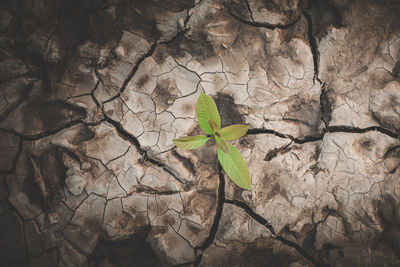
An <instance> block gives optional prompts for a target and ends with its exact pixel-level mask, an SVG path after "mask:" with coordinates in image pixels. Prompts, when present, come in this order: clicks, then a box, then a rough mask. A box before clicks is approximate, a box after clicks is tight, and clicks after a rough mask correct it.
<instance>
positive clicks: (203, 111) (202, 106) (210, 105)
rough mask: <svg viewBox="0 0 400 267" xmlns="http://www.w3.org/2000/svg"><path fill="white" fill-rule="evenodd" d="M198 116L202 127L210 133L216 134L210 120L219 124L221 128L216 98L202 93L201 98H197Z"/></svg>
mask: <svg viewBox="0 0 400 267" xmlns="http://www.w3.org/2000/svg"><path fill="white" fill-rule="evenodd" d="M196 116H197V121H198V122H199V126H200V128H201V129H202V130H203V131H204V132H206V133H208V134H214V133H213V131H212V129H211V127H210V124H209V123H208V121H210V120H211V121H214V122H215V123H216V124H217V127H218V129H219V128H221V118H220V116H219V113H218V109H217V106H216V105H215V102H214V100H213V99H212V98H211V97H210V96H208V95H206V94H204V93H200V96H199V99H198V100H197V104H196Z"/></svg>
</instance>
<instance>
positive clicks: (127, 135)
mask: <svg viewBox="0 0 400 267" xmlns="http://www.w3.org/2000/svg"><path fill="white" fill-rule="evenodd" d="M105 121H106V122H108V123H109V124H111V125H112V126H114V128H115V130H116V131H117V132H118V134H119V135H120V136H121V137H122V138H123V139H125V140H128V141H129V142H130V143H131V144H133V145H134V146H135V148H136V150H138V151H139V153H140V154H141V155H142V160H143V161H147V162H150V163H152V164H153V165H156V166H158V167H161V168H162V169H163V170H164V171H166V172H167V173H169V174H170V175H172V176H173V177H174V178H175V179H176V180H177V181H178V182H179V183H181V184H186V183H184V182H183V181H182V180H181V179H180V178H178V176H177V175H176V174H175V173H174V172H173V171H172V170H171V169H170V168H169V167H168V166H166V165H165V164H164V163H162V162H159V161H158V160H156V159H154V158H152V157H151V156H149V155H148V154H147V151H146V150H145V149H143V148H142V147H141V145H140V143H139V141H138V140H137V139H136V137H135V136H133V135H132V134H130V133H129V132H128V131H126V130H125V129H124V128H123V127H122V125H121V124H120V123H119V122H117V121H114V120H113V119H111V118H110V117H108V116H107V115H105Z"/></svg>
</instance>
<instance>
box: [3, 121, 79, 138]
mask: <svg viewBox="0 0 400 267" xmlns="http://www.w3.org/2000/svg"><path fill="white" fill-rule="evenodd" d="M79 123H82V120H81V119H77V120H72V121H70V122H68V123H66V124H64V125H63V126H61V127H59V128H56V129H52V130H48V131H44V132H41V133H38V134H31V135H27V134H22V133H18V132H16V131H14V130H10V129H6V128H0V130H2V131H4V132H7V133H11V134H13V135H15V136H18V137H20V138H22V139H23V140H27V141H35V140H39V139H42V138H45V137H48V136H50V135H54V134H56V133H58V132H60V131H62V130H65V129H67V128H70V127H72V126H74V125H77V124H79Z"/></svg>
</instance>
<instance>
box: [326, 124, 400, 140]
mask: <svg viewBox="0 0 400 267" xmlns="http://www.w3.org/2000/svg"><path fill="white" fill-rule="evenodd" d="M326 132H328V133H366V132H380V133H382V134H385V135H387V136H390V137H392V138H396V139H400V135H398V134H396V133H394V132H392V131H390V130H389V129H386V128H383V127H381V126H371V127H367V128H358V127H351V126H345V125H338V126H329V127H327V129H326Z"/></svg>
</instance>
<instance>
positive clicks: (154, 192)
mask: <svg viewBox="0 0 400 267" xmlns="http://www.w3.org/2000/svg"><path fill="white" fill-rule="evenodd" d="M134 192H135V193H146V194H150V195H164V196H165V195H175V194H179V193H180V191H176V190H169V191H157V190H154V189H153V188H144V187H138V188H137V189H136V191H134Z"/></svg>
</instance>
